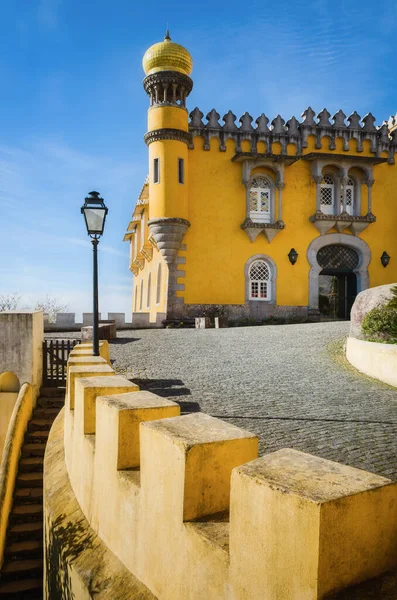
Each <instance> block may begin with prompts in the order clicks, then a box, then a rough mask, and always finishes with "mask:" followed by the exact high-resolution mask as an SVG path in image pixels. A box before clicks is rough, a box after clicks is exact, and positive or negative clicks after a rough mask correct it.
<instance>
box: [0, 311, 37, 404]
mask: <svg viewBox="0 0 397 600" xmlns="http://www.w3.org/2000/svg"><path fill="white" fill-rule="evenodd" d="M43 340H44V321H43V313H42V312H41V311H27V310H26V311H21V310H18V311H9V312H1V313H0V373H3V372H7V371H10V372H11V373H14V374H15V375H16V376H17V377H18V379H19V381H20V382H21V383H30V384H31V385H32V387H33V398H34V400H36V398H37V396H38V394H39V390H40V386H41V384H42V378H43Z"/></svg>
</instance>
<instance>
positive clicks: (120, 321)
mask: <svg viewBox="0 0 397 600" xmlns="http://www.w3.org/2000/svg"><path fill="white" fill-rule="evenodd" d="M108 320H109V321H114V322H115V323H116V327H125V313H108Z"/></svg>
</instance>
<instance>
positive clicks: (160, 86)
mask: <svg viewBox="0 0 397 600" xmlns="http://www.w3.org/2000/svg"><path fill="white" fill-rule="evenodd" d="M143 87H144V89H145V92H146V93H147V95H148V96H149V97H150V106H177V107H178V108H185V106H186V98H187V97H188V95H189V94H190V92H191V91H192V89H193V81H192V80H191V79H190V77H188V76H187V75H184V74H183V73H179V72H177V71H159V72H158V73H152V74H151V75H148V76H147V77H145V79H144V80H143Z"/></svg>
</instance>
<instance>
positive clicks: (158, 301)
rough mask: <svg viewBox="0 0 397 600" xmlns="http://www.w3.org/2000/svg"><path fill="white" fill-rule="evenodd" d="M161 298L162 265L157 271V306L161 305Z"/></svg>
mask: <svg viewBox="0 0 397 600" xmlns="http://www.w3.org/2000/svg"><path fill="white" fill-rule="evenodd" d="M160 296H161V263H160V264H159V268H158V271H157V290H156V304H160Z"/></svg>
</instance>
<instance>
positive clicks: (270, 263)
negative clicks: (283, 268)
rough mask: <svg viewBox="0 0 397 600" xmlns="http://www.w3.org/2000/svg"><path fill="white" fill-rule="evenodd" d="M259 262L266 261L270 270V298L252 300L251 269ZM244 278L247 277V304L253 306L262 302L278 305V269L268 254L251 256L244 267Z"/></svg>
mask: <svg viewBox="0 0 397 600" xmlns="http://www.w3.org/2000/svg"><path fill="white" fill-rule="evenodd" d="M257 261H264V262H265V263H266V265H267V267H268V269H269V275H270V277H269V280H268V282H269V283H268V298H267V299H265V298H255V299H254V298H251V279H250V269H251V266H252V265H253V264H254V263H255V262H257ZM244 277H245V302H246V303H248V302H249V303H250V304H252V303H253V302H260V303H261V304H262V303H264V302H265V303H266V304H276V279H277V267H276V263H275V262H274V260H273V259H272V258H271V257H270V256H268V255H267V254H254V255H253V256H251V257H250V258H249V259H248V260H247V262H246V263H245V266H244Z"/></svg>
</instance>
